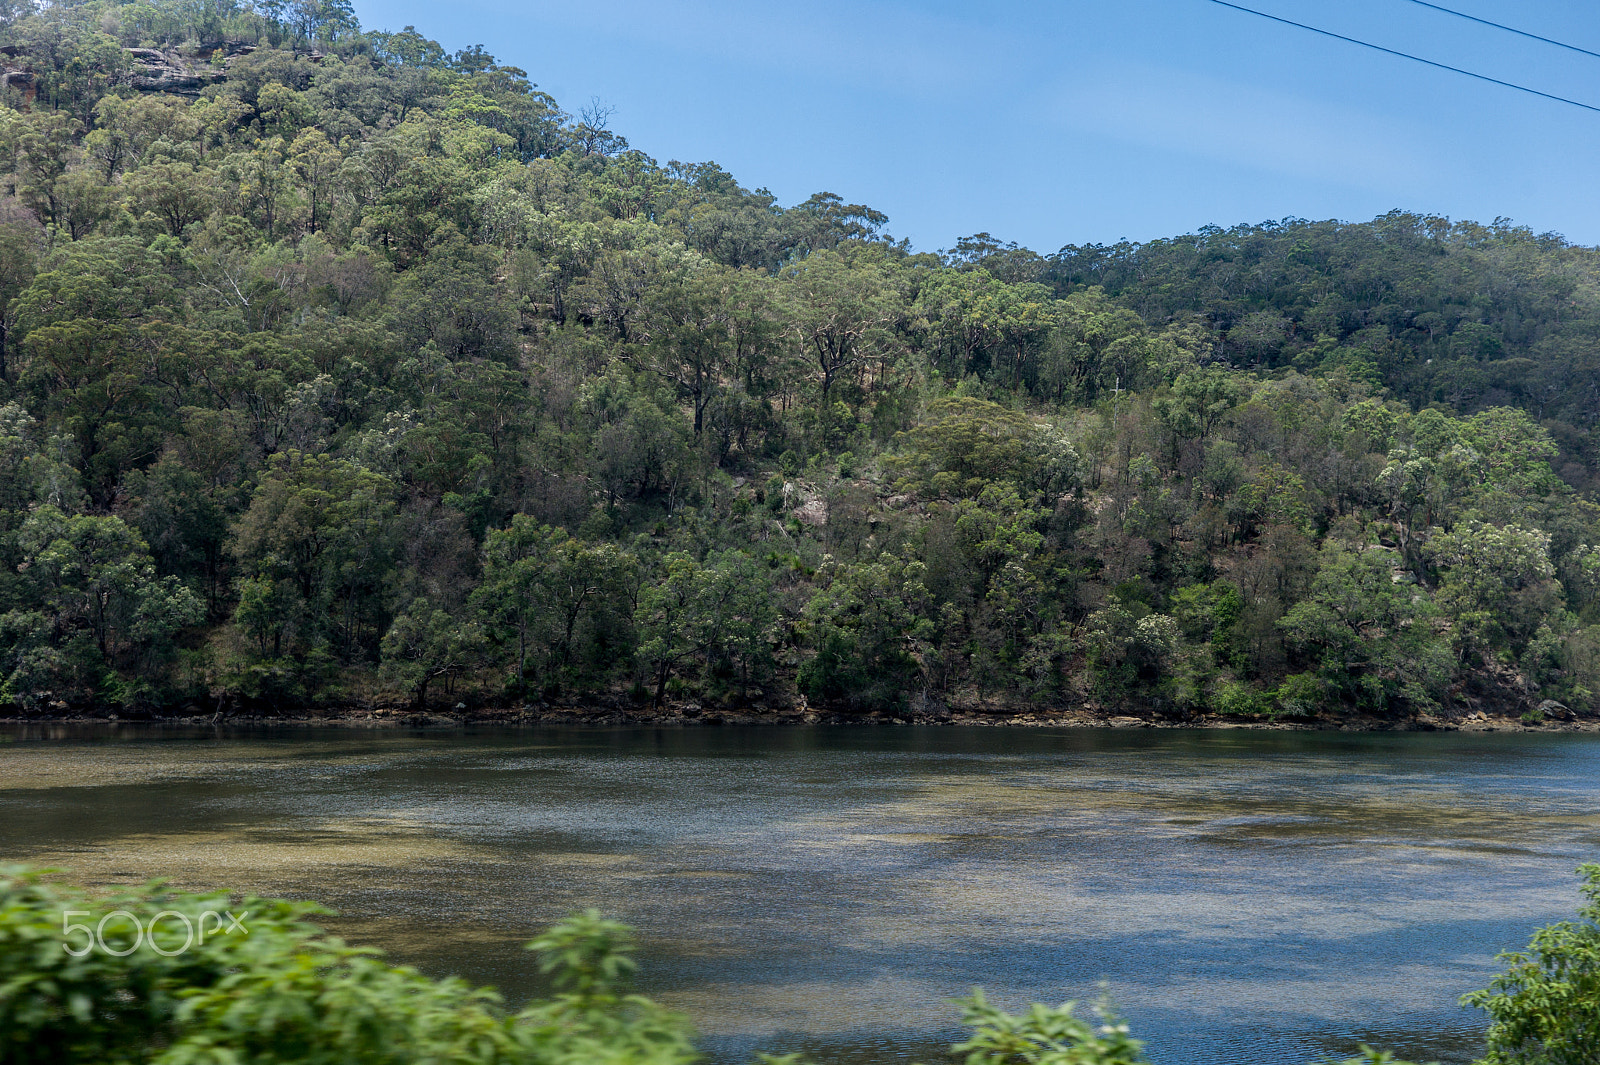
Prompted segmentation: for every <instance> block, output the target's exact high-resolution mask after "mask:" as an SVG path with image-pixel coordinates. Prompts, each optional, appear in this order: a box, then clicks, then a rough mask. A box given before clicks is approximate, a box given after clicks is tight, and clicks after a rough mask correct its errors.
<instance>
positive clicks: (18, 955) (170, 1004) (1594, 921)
mask: <svg viewBox="0 0 1600 1065" xmlns="http://www.w3.org/2000/svg"><path fill="white" fill-rule="evenodd" d="M1579 872H1580V873H1581V874H1582V875H1583V876H1584V878H1585V884H1584V887H1583V889H1582V890H1583V893H1584V895H1585V896H1586V897H1587V899H1588V902H1587V903H1586V904H1585V905H1584V906H1582V907H1581V908H1580V910H1579V916H1580V918H1581V920H1580V921H1578V922H1570V921H1564V922H1561V923H1559V924H1554V925H1550V926H1549V927H1547V928H1543V929H1540V930H1539V932H1538V933H1537V934H1536V935H1535V937H1534V939H1533V942H1532V943H1531V944H1530V945H1529V947H1528V949H1527V951H1526V952H1520V953H1515V954H1507V955H1503V956H1502V960H1503V961H1505V962H1507V963H1508V964H1509V968H1508V969H1507V971H1506V972H1505V973H1503V974H1501V975H1500V976H1498V977H1496V978H1495V979H1494V980H1493V981H1492V982H1491V983H1490V985H1489V987H1488V988H1487V989H1485V990H1483V991H1477V992H1473V993H1472V994H1469V995H1467V996H1465V997H1464V998H1463V999H1462V1002H1463V1004H1466V1005H1472V1006H1477V1007H1480V1008H1482V1009H1483V1010H1484V1011H1486V1012H1487V1013H1488V1014H1489V1017H1490V1021H1491V1023H1490V1027H1489V1030H1488V1033H1487V1042H1488V1050H1489V1053H1488V1056H1487V1057H1485V1058H1484V1059H1483V1060H1482V1061H1481V1062H1480V1063H1479V1065H1597V1063H1600V864H1593V865H1585V866H1582V867H1581V868H1580V870H1579ZM118 911H121V915H120V916H119V915H118ZM229 912H231V913H233V914H237V915H239V916H240V919H241V922H242V925H243V928H241V929H240V930H239V931H233V930H226V931H225V930H224V928H225V926H224V924H223V922H222V921H220V920H216V919H213V920H212V921H211V922H210V924H209V925H208V924H207V919H206V917H205V916H204V915H205V914H207V913H219V914H220V913H229ZM327 912H328V911H327V910H324V909H321V908H320V907H317V906H315V905H312V904H309V903H295V902H285V901H282V900H276V899H261V898H254V897H251V898H246V899H244V900H242V901H231V900H230V899H229V898H228V896H226V895H223V894H215V893H213V894H203V895H192V894H181V893H175V892H169V891H167V890H166V889H165V888H164V887H163V886H162V885H161V884H160V883H159V882H157V883H152V884H150V885H147V886H146V887H145V888H143V889H140V890H136V891H123V892H115V893H110V894H103V895H93V894H91V893H89V892H88V891H86V890H84V889H82V888H76V887H70V886H65V885H61V884H57V883H53V882H50V881H47V880H45V879H43V876H42V874H41V872H39V871H34V870H25V869H17V868H13V869H9V870H0V1065H35V1063H38V1065H79V1063H83V1065H88V1063H94V1065H242V1063H245V1062H249V1063H251V1065H280V1063H281V1065H291V1063H292V1065H423V1063H427V1065H501V1063H505V1065H511V1063H527V1065H690V1063H691V1062H694V1061H695V1060H696V1059H697V1058H698V1057H699V1054H698V1052H697V1051H696V1050H695V1047H694V1043H693V1033H692V1031H691V1029H690V1027H689V1024H688V1022H687V1020H686V1019H685V1018H683V1017H681V1016H679V1015H678V1014H675V1013H671V1012H669V1011H667V1010H664V1009H662V1008H661V1007H660V1006H658V1005H656V1004H655V1003H653V1002H651V1001H650V1000H649V999H647V998H644V997H642V996H639V995H629V994H626V993H625V989H626V987H627V985H628V982H629V980H630V978H631V977H632V975H633V972H634V968H635V966H634V962H633V960H632V958H631V957H630V954H631V951H632V949H633V937H632V933H631V932H630V931H629V930H628V929H627V928H626V927H625V926H623V925H620V924H617V923H615V922H613V921H607V920H605V919H603V918H602V917H601V916H600V915H599V914H598V913H596V912H594V911H592V910H591V911H589V912H587V913H584V914H579V915H575V916H573V917H570V918H568V919H567V920H565V921H562V922H560V923H559V924H557V925H555V926H553V927H552V928H551V929H550V930H549V931H548V932H546V933H545V934H544V935H542V936H540V937H539V938H537V939H535V940H534V941H533V942H531V943H529V944H528V948H529V949H530V950H533V951H535V952H537V953H538V955H539V959H540V960H539V966H540V969H541V971H542V972H544V973H545V974H546V975H547V976H549V977H550V978H551V980H552V982H553V984H554V985H555V989H556V994H555V996H554V997H552V998H550V999H545V1000H536V1001H534V1002H531V1003H529V1004H528V1005H527V1006H526V1007H524V1008H523V1009H521V1010H520V1011H515V1012H513V1011H509V1010H507V1009H506V1008H505V1007H504V1006H503V1004H502V1002H501V999H500V997H499V995H497V994H496V993H495V992H494V991H492V990H489V989H487V988H474V987H471V986H470V985H468V984H467V983H465V982H464V981H462V980H460V979H458V978H454V977H451V978H448V979H444V980H432V979H429V978H428V977H425V976H423V975H422V974H420V973H418V972H417V971H416V970H414V969H411V968H407V967H404V966H395V965H390V964H389V963H387V962H385V961H384V960H383V957H382V955H381V953H380V952H378V951H374V950H368V949H361V948H355V947H350V946H347V945H346V944H344V943H343V942H342V941H340V940H339V939H337V938H335V937H332V936H329V935H327V934H325V933H324V932H323V931H322V930H321V929H320V928H318V927H317V926H316V925H315V924H313V923H311V921H310V920H309V918H311V917H314V916H316V915H319V914H325V913H327ZM162 914H165V915H167V916H165V917H163V919H162V920H161V921H158V922H155V925H156V928H155V930H154V931H153V932H151V931H149V929H150V927H151V925H152V919H153V918H156V917H157V916H158V915H162ZM64 915H77V916H80V917H83V918H86V920H82V921H75V920H74V919H73V917H72V916H65V917H64ZM185 918H187V920H188V924H187V925H186V924H185V923H184V919H185ZM69 924H82V925H85V926H87V927H90V928H93V929H95V930H96V932H97V934H98V936H99V939H100V942H101V943H103V945H104V948H106V949H89V950H82V953H81V956H74V954H73V953H72V952H69V951H67V950H65V949H63V948H64V946H67V945H72V946H73V947H74V949H78V950H81V948H82V947H83V946H84V945H85V943H86V942H87V940H86V938H83V937H86V932H84V931H76V932H72V933H70V934H69V935H64V934H63V933H64V929H65V927H66V926H67V925H69ZM136 925H137V926H138V928H143V929H145V930H146V935H147V937H153V938H147V939H146V941H145V942H144V943H143V944H142V945H141V944H138V940H137V938H136ZM195 927H209V928H210V932H211V934H209V935H208V936H205V937H197V936H194V935H193V933H192V931H191V929H193V928H195ZM244 929H247V930H248V931H247V932H246V931H244ZM119 955H120V956H119ZM962 1006H963V1007H964V1013H963V1018H962V1019H963V1021H964V1023H965V1024H966V1025H967V1026H968V1027H969V1028H971V1030H972V1034H971V1036H970V1038H968V1039H967V1040H966V1041H965V1042H962V1043H960V1044H958V1045H956V1046H955V1047H953V1048H952V1052H953V1054H954V1055H955V1056H956V1057H958V1058H959V1059H960V1060H962V1061H963V1062H964V1065H1139V1063H1141V1062H1143V1061H1144V1058H1143V1057H1142V1053H1141V1044H1140V1043H1139V1041H1138V1040H1135V1039H1133V1038H1132V1037H1131V1036H1130V1035H1129V1034H1128V1028H1127V1026H1126V1025H1124V1024H1122V1023H1120V1022H1119V1021H1118V1020H1117V1019H1116V1018H1114V1017H1111V1016H1110V1015H1108V1014H1107V1013H1106V1011H1105V1010H1104V1009H1097V1010H1096V1013H1097V1014H1099V1015H1100V1018H1099V1019H1100V1021H1101V1022H1102V1023H1100V1024H1098V1025H1096V1024H1093V1023H1091V1022H1089V1021H1087V1020H1084V1019H1082V1018H1079V1017H1077V1016H1075V1015H1074V1014H1073V1004H1072V1003H1066V1004H1065V1005H1062V1006H1059V1007H1056V1008H1050V1007H1046V1006H1042V1005H1034V1006H1031V1007H1030V1008H1029V1009H1028V1010H1027V1011H1026V1012H1024V1013H1022V1014H1018V1015H1011V1014H1007V1013H1005V1012H1003V1011H1001V1010H999V1009H997V1008H995V1007H994V1006H992V1005H991V1004H990V1003H989V1002H988V1001H987V1000H986V999H985V998H984V996H983V993H982V992H981V991H976V992H974V993H973V995H972V997H971V998H970V999H967V1000H966V1001H964V1002H963V1003H962ZM766 1060H767V1061H768V1062H769V1063H770V1065H777V1063H780V1062H782V1063H786V1065H794V1063H796V1062H797V1061H798V1059H797V1058H795V1057H793V1056H791V1057H786V1058H768V1059H766ZM1344 1065H1407V1063H1405V1062H1399V1061H1396V1060H1395V1059H1394V1058H1393V1057H1391V1056H1390V1055H1389V1054H1387V1053H1381V1052H1378V1051H1374V1050H1372V1049H1371V1048H1369V1047H1365V1046H1363V1047H1362V1048H1361V1055H1360V1056H1358V1057H1356V1058H1351V1059H1350V1060H1349V1061H1347V1062H1345V1063H1344Z"/></svg>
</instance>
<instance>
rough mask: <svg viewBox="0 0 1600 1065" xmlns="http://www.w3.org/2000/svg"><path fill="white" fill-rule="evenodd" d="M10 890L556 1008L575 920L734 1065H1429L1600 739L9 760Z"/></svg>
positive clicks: (1446, 1041)
mask: <svg viewBox="0 0 1600 1065" xmlns="http://www.w3.org/2000/svg"><path fill="white" fill-rule="evenodd" d="M9 735H10V737H11V738H13V739H14V741H15V742H11V743H6V744H4V745H0V860H27V861H33V862H49V863H50V864H53V865H61V866H66V867H68V868H70V869H72V870H74V871H75V872H76V873H77V874H78V876H79V877H80V878H82V879H84V880H87V881H90V882H95V883H108V882H124V881H130V880H138V879H143V878H146V877H151V876H166V877H170V878H172V879H174V880H176V881H177V882H178V883H180V884H181V885H183V886H185V887H193V888H205V887H231V888H235V889H245V890H250V891H256V892H262V893H267V892H271V893H276V894H290V895H296V896H301V897H310V898H316V899H320V900H322V901H324V902H326V903H328V904H330V905H332V906H334V907H336V908H337V909H338V910H339V911H340V912H341V916H340V917H339V918H337V919H336V920H333V921H331V922H330V924H331V925H332V926H333V927H335V928H336V929H337V930H338V931H340V932H341V933H343V934H345V935H347V936H349V937H350V938H353V939H356V940H358V941H361V942H367V943H375V944H377V945H380V946H384V947H386V948H388V949H390V950H391V951H392V952H393V953H394V954H395V955H397V956H398V957H400V958H402V959H404V960H406V961H410V962H414V963H416V964H419V965H421V966H422V967H424V968H425V969H427V970H428V971H430V972H435V973H445V972H460V973H463V974H465V975H467V976H469V977H471V978H473V979H475V980H478V981H484V982H493V983H496V984H498V985H500V986H501V987H502V988H503V989H505V990H506V991H507V992H508V993H509V994H510V996H511V997H513V998H514V999H515V998H517V997H520V996H523V995H526V994H530V993H535V992H537V991H538V990H540V988H539V986H538V983H537V979H536V977H535V975H534V973H533V966H532V964H531V959H530V958H529V957H528V956H527V955H526V954H524V953H523V952H522V951H521V950H520V948H519V945H520V944H521V943H522V942H523V941H525V940H526V939H528V938H529V937H530V936H531V935H532V934H533V933H534V932H535V931H536V930H537V929H539V928H540V927H542V926H543V925H545V924H547V923H548V922H549V921H551V920H552V919H554V918H556V917H559V916H560V915H561V914H563V913H565V912H567V911H569V910H571V909H573V908H574V907H582V906H596V907H599V908H600V909H602V910H604V911H605V912H606V913H608V914H610V915H614V916H617V917H620V918H622V919H624V920H626V921H629V922H630V923H632V924H634V925H636V926H637V927H638V928H639V930H640V932H641V934H642V936H643V938H644V941H645V947H646V949H645V951H644V955H643V958H642V961H643V963H644V966H645V972H644V978H643V984H644V990H646V991H648V992H649V993H651V994H654V995H656V996H658V997H659V998H661V999H662V1000H664V1001H666V1002H667V1003H669V1004H670V1005H672V1006H674V1007H675V1008H678V1009H681V1010H684V1011H686V1012H687V1013H689V1014H690V1015H691V1016H692V1017H693V1018H694V1020H695V1022H696V1024H697V1025H698V1026H699V1028H700V1030H701V1031H702V1032H703V1033H705V1035H706V1042H707V1044H708V1045H709V1046H710V1048H711V1049H712V1051H713V1060H714V1061H715V1062H718V1063H731V1062H742V1061H748V1060H750V1058H751V1056H752V1055H753V1054H754V1053H755V1052H757V1051H758V1050H759V1051H769V1052H783V1051H788V1050H796V1049H799V1050H805V1051H807V1052H808V1053H810V1054H812V1055H814V1056H816V1057H817V1058H820V1059H821V1060H823V1061H836V1062H849V1063H854V1065H869V1063H877V1062H904V1061H908V1060H910V1059H912V1058H913V1057H916V1058H920V1059H922V1060H925V1061H937V1060H940V1058H941V1056H942V1049H943V1046H944V1045H946V1044H948V1043H949V1042H950V1040H951V1039H952V1038H953V1037H955V1036H957V1035H958V1034H959V1031H958V1029H957V1028H956V1027H955V1026H954V1024H953V1022H954V1018H955V1010H954V1008H953V1007H951V1006H950V1005H949V1003H948V1000H949V999H951V998H953V997H955V996H958V995H962V994H965V993H966V992H967V991H968V990H969V989H970V988H971V987H973V986H974V985H982V986H983V987H984V988H986V989H987V990H988V991H989V993H990V995H991V997H993V998H997V999H999V1000H1001V1001H1002V1002H1004V1003H1007V1004H1011V1005H1020V1004H1021V1003H1023V1002H1025V1001H1027V1000H1031V999H1044V1000H1052V1001H1061V1000H1064V999H1068V998H1074V999H1079V1000H1092V999H1094V998H1095V997H1096V995H1097V994H1098V993H1099V991H1098V988H1099V986H1100V985H1101V984H1102V982H1103V984H1104V986H1105V987H1106V989H1107V990H1108V991H1109V994H1110V995H1111V997H1112V998H1113V999H1114V1000H1115V1002H1116V1003H1117V1005H1118V1006H1119V1007H1120V1009H1121V1010H1122V1012H1123V1013H1124V1014H1125V1015H1126V1016H1127V1017H1128V1019H1129V1021H1130V1022H1131V1023H1132V1025H1133V1027H1134V1030H1135V1033H1136V1034H1139V1035H1141V1036H1142V1037H1143V1038H1145V1039H1146V1041H1147V1044H1148V1052H1149V1055H1150V1057H1151V1058H1152V1060H1154V1061H1156V1062H1159V1063H1171V1065H1178V1063H1187V1065H1222V1063H1240V1065H1242V1063H1245V1062H1249V1063H1251V1065H1257V1063H1284V1065H1292V1063H1300V1062H1307V1061H1311V1060H1313V1059H1317V1058H1321V1057H1323V1056H1326V1055H1329V1054H1335V1055H1343V1054H1345V1053H1347V1052H1349V1051H1352V1050H1353V1049H1354V1046H1355V1044H1356V1043H1357V1042H1359V1041H1369V1042H1375V1043H1381V1044H1383V1045H1386V1046H1390V1047H1392V1048H1394V1049H1396V1050H1398V1051H1401V1052H1402V1053H1403V1056H1408V1057H1416V1058H1419V1059H1438V1060H1440V1061H1442V1062H1446V1063H1457V1062H1464V1061H1467V1060H1469V1059H1470V1058H1471V1057H1472V1056H1473V1055H1474V1053H1475V1052H1476V1051H1477V1050H1478V1049H1479V1039H1478V1032H1479V1031H1480V1030H1481V1021H1480V1018H1479V1016H1478V1015H1477V1014H1475V1013H1474V1012H1472V1011H1468V1010H1464V1009H1461V1008H1460V1007H1458V1006H1457V1005H1456V1004H1455V1003H1456V998H1457V996H1458V995H1460V994H1461V993H1462V992H1463V991H1466V990H1470V989H1473V988H1476V987H1480V986H1482V985H1483V982H1484V980H1485V979H1486V977H1487V976H1488V975H1489V974H1490V973H1492V972H1493V971H1495V969H1496V966H1495V964H1494V962H1493V955H1494V953H1495V952H1496V951H1497V950H1501V949H1509V948H1514V947H1521V946H1522V945H1523V944H1524V943H1526V941H1527V939H1528V935H1529V933H1530V932H1531V931H1532V929H1533V928H1534V927H1535V926H1537V925H1540V924H1543V923H1546V922H1548V921H1551V920H1556V919H1561V918H1564V917H1566V916H1568V915H1569V914H1570V913H1571V911H1572V910H1573V908H1574V906H1575V905H1576V899H1577V895H1576V890H1575V887H1576V879H1575V878H1574V877H1573V875H1572V869H1573V867H1574V866H1575V865H1576V864H1577V863H1578V862H1580V861H1586V860H1594V859H1596V858H1600V737H1594V736H1554V735H1472V736H1464V735H1418V734H1389V735H1384V734H1356V735H1346V734H1329V733H1277V732H1233V731H1116V730H1059V731H1058V730H1037V731H1036V730H1025V729H1016V730H991V729H958V728H936V729H915V728H901V729H887V728H885V729H859V730H857V729H837V728H835V729H757V728H723V729H711V728H708V729H698V730H654V729H631V730H553V729H552V730H537V731H535V730H523V731H470V732H461V733H396V732H385V733H352V732H349V731H336V732H335V731H330V732H309V731H304V730H293V731H280V732H269V731H224V732H209V731H207V732H189V733H177V732H171V731H161V732H155V731H146V730H140V729H133V728H125V729H114V730H108V729H99V730H82V731H78V730H72V729H63V728H48V729H46V728H21V729H14V730H12V731H11V733H10V734H9Z"/></svg>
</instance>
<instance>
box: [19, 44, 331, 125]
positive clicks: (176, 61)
mask: <svg viewBox="0 0 1600 1065" xmlns="http://www.w3.org/2000/svg"><path fill="white" fill-rule="evenodd" d="M255 50H256V46H255V45H253V44H246V43H245V42H243V41H213V42H210V43H207V44H202V45H200V46H199V47H198V48H196V49H195V50H194V52H193V54H188V53H187V52H181V51H178V50H177V49H166V50H162V49H159V48H126V49H124V51H125V52H127V54H128V59H129V65H128V72H127V74H126V75H125V76H124V84H126V85H127V86H128V87H129V88H132V89H137V90H138V91H140V92H164V93H171V94H173V95H175V96H189V97H197V96H199V95H200V93H201V91H202V90H203V89H205V87H206V86H207V85H214V84H216V83H217V82H220V81H226V80H227V78H228V73H227V68H228V65H229V64H230V63H232V62H233V61H234V60H235V59H238V58H239V57H240V56H244V55H249V54H250V53H251V52H254V51H255ZM311 58H312V59H313V60H316V59H320V58H322V57H321V56H320V55H318V54H316V53H313V54H312V56H311ZM5 89H15V90H17V91H18V92H20V93H21V94H22V106H23V107H24V109H26V108H27V107H28V106H29V105H30V104H32V103H33V101H34V98H35V97H36V96H37V95H38V91H39V83H38V77H37V76H36V75H35V74H34V72H33V71H31V70H29V69H28V68H27V59H26V57H24V56H23V55H22V49H21V48H19V47H18V46H16V45H14V44H6V45H0V91H3V90H5Z"/></svg>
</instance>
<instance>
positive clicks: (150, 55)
mask: <svg viewBox="0 0 1600 1065" xmlns="http://www.w3.org/2000/svg"><path fill="white" fill-rule="evenodd" d="M127 52H128V56H129V57H130V58H131V59H132V60H133V69H132V70H131V71H130V72H129V76H128V84H129V85H130V86H132V87H133V88H135V89H138V90H139V91H140V92H168V93H173V94H175V95H178V96H199V95H200V90H201V89H204V88H205V87H206V86H207V85H212V84H215V83H216V82H219V81H221V80H223V79H224V78H225V77H227V75H226V74H225V73H224V72H223V71H220V70H216V69H214V68H212V67H211V66H210V65H209V64H203V63H199V62H196V61H194V60H191V59H188V58H186V57H184V56H182V55H179V54H178V53H177V52H162V51H158V50H157V49H154V48H129V49H127Z"/></svg>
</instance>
